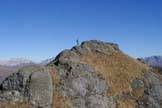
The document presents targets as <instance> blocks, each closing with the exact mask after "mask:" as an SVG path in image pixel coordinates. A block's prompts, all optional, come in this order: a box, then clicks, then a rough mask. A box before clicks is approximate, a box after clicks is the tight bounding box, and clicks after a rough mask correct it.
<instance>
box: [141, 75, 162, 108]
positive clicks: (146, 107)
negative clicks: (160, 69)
mask: <svg viewBox="0 0 162 108" xmlns="http://www.w3.org/2000/svg"><path fill="white" fill-rule="evenodd" d="M144 77H145V78H144V83H145V94H144V99H143V100H142V101H139V108H162V76H161V75H159V74H156V73H153V72H147V73H145V75H144Z"/></svg>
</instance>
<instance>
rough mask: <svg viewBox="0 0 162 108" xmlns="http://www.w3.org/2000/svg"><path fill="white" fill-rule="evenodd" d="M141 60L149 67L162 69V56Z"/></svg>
mask: <svg viewBox="0 0 162 108" xmlns="http://www.w3.org/2000/svg"><path fill="white" fill-rule="evenodd" d="M142 60H143V61H144V62H145V63H146V64H148V65H149V66H151V67H159V68H162V56H151V57H146V58H143V59H142Z"/></svg>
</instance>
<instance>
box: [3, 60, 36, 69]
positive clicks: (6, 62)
mask: <svg viewBox="0 0 162 108" xmlns="http://www.w3.org/2000/svg"><path fill="white" fill-rule="evenodd" d="M26 64H35V63H34V62H33V61H31V60H28V59H24V58H12V59H9V60H0V65H1V66H9V67H13V66H20V65H26Z"/></svg>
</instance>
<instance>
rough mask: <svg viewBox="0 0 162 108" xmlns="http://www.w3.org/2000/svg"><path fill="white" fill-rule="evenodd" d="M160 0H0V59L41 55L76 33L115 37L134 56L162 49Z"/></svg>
mask: <svg viewBox="0 0 162 108" xmlns="http://www.w3.org/2000/svg"><path fill="white" fill-rule="evenodd" d="M161 5H162V1H160V0H154V1H151V0H131V1H130V0H122V1H120V0H100V1H98V0H77V1H76V0H68V1H66V0H1V1H0V13H1V14H0V51H1V53H0V60H1V59H9V58H27V59H31V60H33V61H37V62H38V61H42V60H44V59H48V58H51V57H55V56H56V55H57V54H58V53H59V52H60V51H62V50H64V49H69V48H71V47H73V46H74V45H75V44H76V39H77V38H79V40H80V41H85V40H94V39H95V40H102V41H107V42H115V43H117V44H119V46H120V48H121V49H122V50H123V51H124V52H125V53H127V54H129V55H130V56H132V57H147V56H152V55H162V48H161V46H162V32H161V31H162V7H161Z"/></svg>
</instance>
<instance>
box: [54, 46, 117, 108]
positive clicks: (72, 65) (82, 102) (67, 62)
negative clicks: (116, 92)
mask: <svg viewBox="0 0 162 108" xmlns="http://www.w3.org/2000/svg"><path fill="white" fill-rule="evenodd" d="M85 44H86V43H85ZM83 46H84V47H86V46H88V45H84V44H83ZM96 47H97V45H96ZM78 48H80V47H78ZM83 49H85V48H83ZM79 50H80V53H86V51H85V52H84V50H82V49H79ZM79 50H78V51H79ZM86 50H89V49H88V48H87V49H86ZM76 52H77V51H76V49H75V48H73V49H72V50H66V51H63V52H62V53H61V54H59V56H57V57H56V59H55V61H54V62H53V63H54V64H55V65H56V68H57V70H58V71H57V72H58V75H59V78H60V84H59V86H58V87H57V88H56V89H57V91H59V92H60V94H61V95H62V96H63V97H70V99H71V101H72V104H73V107H74V108H115V106H116V104H115V102H114V100H113V99H112V98H111V97H108V96H107V94H106V93H107V91H108V84H107V83H106V81H105V79H104V78H102V77H99V76H98V75H97V72H96V71H95V70H94V69H93V68H92V67H91V66H89V65H87V64H82V63H80V58H79V55H78V53H76Z"/></svg>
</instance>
